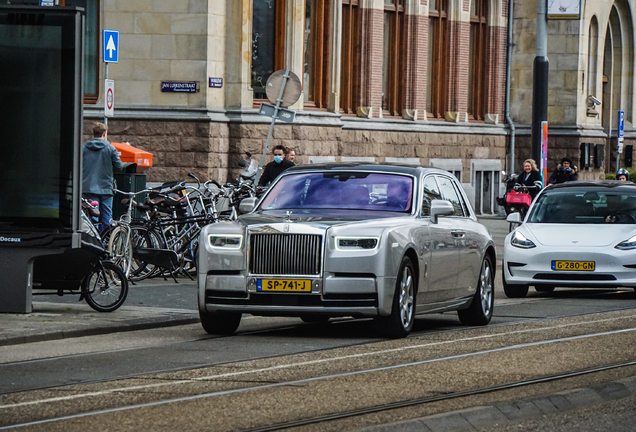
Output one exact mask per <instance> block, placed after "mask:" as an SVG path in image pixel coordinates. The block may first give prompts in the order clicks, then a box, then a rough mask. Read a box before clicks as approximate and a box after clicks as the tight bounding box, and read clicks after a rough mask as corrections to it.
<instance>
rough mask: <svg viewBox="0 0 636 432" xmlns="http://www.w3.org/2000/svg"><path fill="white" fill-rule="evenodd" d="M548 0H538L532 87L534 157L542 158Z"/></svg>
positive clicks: (547, 65) (536, 158)
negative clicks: (535, 53) (535, 54)
mask: <svg viewBox="0 0 636 432" xmlns="http://www.w3.org/2000/svg"><path fill="white" fill-rule="evenodd" d="M546 6H547V2H546V0H537V56H536V57H535V58H534V71H533V72H534V74H533V88H532V159H534V160H535V161H539V160H540V159H541V145H542V143H541V122H544V121H548V74H549V72H550V61H549V60H548V22H547V20H546Z"/></svg>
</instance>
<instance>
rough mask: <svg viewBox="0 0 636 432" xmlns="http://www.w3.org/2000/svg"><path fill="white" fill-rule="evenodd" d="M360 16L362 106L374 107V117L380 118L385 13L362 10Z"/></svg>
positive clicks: (377, 10) (375, 10) (374, 10)
mask: <svg viewBox="0 0 636 432" xmlns="http://www.w3.org/2000/svg"><path fill="white" fill-rule="evenodd" d="M360 16H361V22H360V32H361V35H360V105H361V106H363V107H373V111H374V112H373V116H374V117H378V116H379V113H380V112H381V107H382V50H383V48H384V47H383V44H384V40H383V34H384V33H383V28H384V12H383V11H382V10H379V9H366V8H361V9H360ZM376 111H377V113H376Z"/></svg>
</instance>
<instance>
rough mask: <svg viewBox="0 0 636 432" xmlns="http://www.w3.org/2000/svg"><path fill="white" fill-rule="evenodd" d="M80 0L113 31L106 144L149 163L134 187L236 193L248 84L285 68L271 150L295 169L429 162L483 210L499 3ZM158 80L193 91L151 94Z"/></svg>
mask: <svg viewBox="0 0 636 432" xmlns="http://www.w3.org/2000/svg"><path fill="white" fill-rule="evenodd" d="M59 1H62V2H63V1H64V0H59ZM74 1H80V0H74ZM83 1H85V2H88V3H92V4H94V6H95V7H96V8H97V9H98V12H99V13H98V18H97V21H96V25H97V29H96V31H97V32H98V34H101V29H114V30H118V31H119V34H120V53H119V62H118V63H116V64H109V66H108V78H109V79H113V80H114V81H115V115H114V117H112V118H110V119H108V125H109V138H110V139H111V140H112V141H115V142H117V141H128V142H130V143H131V144H132V145H134V146H137V147H139V148H142V149H144V150H147V151H150V152H152V153H153V154H154V167H153V168H151V169H150V170H148V171H147V174H148V181H168V180H174V179H184V178H186V175H187V173H188V172H195V173H197V175H198V176H199V177H200V178H202V179H212V178H213V179H217V180H219V181H232V180H234V179H235V178H236V176H237V173H238V167H237V164H236V162H237V161H238V159H239V158H240V157H242V156H244V152H245V151H250V152H251V153H252V154H254V155H255V156H256V157H259V156H260V155H261V154H262V151H263V147H264V144H265V139H266V136H267V130H268V127H269V121H270V119H269V118H267V117H264V116H261V115H259V114H258V106H259V104H260V103H261V102H263V100H262V99H261V98H262V97H263V93H262V91H261V90H263V89H262V88H260V90H259V88H257V87H258V86H260V85H262V84H263V83H264V81H265V80H266V78H267V76H268V75H269V73H271V72H272V71H273V70H277V69H283V68H284V69H289V70H291V71H292V72H294V73H295V74H296V75H297V76H298V77H300V78H301V80H302V82H303V94H302V95H301V97H300V99H299V101H298V102H296V103H295V104H294V105H292V106H290V107H289V108H290V109H293V110H295V111H296V113H297V114H296V119H295V121H294V123H293V124H277V126H276V127H275V130H274V135H273V139H272V142H271V143H270V145H275V144H283V145H285V146H289V147H293V148H294V149H295V150H296V154H297V155H298V156H297V161H299V162H300V163H301V164H307V163H315V162H328V161H336V162H342V161H377V162H401V163H408V164H417V165H424V166H428V165H436V166H439V167H442V168H446V169H450V170H452V171H454V172H455V173H456V175H457V176H459V177H461V179H462V182H463V183H464V184H465V185H466V187H467V188H468V189H469V190H472V189H474V188H475V187H476V186H475V181H476V178H477V177H479V180H478V183H479V186H478V187H479V188H481V189H484V188H487V190H485V192H484V191H481V189H480V192H479V193H478V194H477V195H480V194H481V193H482V192H483V194H482V195H483V196H481V197H480V198H479V199H478V204H479V203H480V202H481V201H480V200H482V199H483V200H486V201H488V202H489V203H488V204H487V205H486V207H484V212H486V213H489V212H495V211H496V209H495V206H493V205H492V204H491V203H490V201H492V199H491V198H492V197H494V196H495V195H497V193H498V189H499V176H498V174H496V173H498V172H499V170H501V169H504V168H505V159H506V142H507V133H508V132H507V129H506V127H505V125H504V114H505V113H504V108H505V70H506V69H505V67H506V35H507V25H508V0H187V1H186V0H130V1H121V0H83ZM66 2H67V3H69V2H71V0H66ZM100 50H101V46H99V45H98V50H97V52H98V56H97V57H98V58H100V59H101V54H100ZM104 73H105V70H104V65H103V64H102V63H99V67H98V69H97V82H98V83H100V84H99V86H98V87H99V88H98V89H97V92H96V94H95V95H94V98H93V100H87V103H86V104H85V110H84V112H85V116H84V118H85V132H86V134H87V135H88V132H89V131H90V127H91V125H92V123H93V122H96V121H102V119H103V108H102V107H103V78H104ZM210 78H214V82H215V85H216V86H211V83H210ZM221 81H222V86H219V84H218V83H220V82H221ZM165 82H196V83H197V89H198V91H197V92H196V93H173V92H162V83H165ZM259 83H260V84H259ZM270 149H271V147H270ZM268 160H269V159H268ZM484 173H485V174H484ZM479 206H480V207H483V205H482V204H479Z"/></svg>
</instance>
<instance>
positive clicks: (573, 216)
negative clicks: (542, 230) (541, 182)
mask: <svg viewBox="0 0 636 432" xmlns="http://www.w3.org/2000/svg"><path fill="white" fill-rule="evenodd" d="M528 222H529V223H561V224H606V223H614V224H636V188H634V187H620V188H619V187H570V188H559V189H552V190H546V191H545V192H544V193H543V194H542V195H540V196H539V198H538V199H537V202H536V204H535V205H534V207H533V208H532V213H531V214H530V217H529V218H528Z"/></svg>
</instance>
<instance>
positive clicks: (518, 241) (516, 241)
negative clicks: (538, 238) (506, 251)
mask: <svg viewBox="0 0 636 432" xmlns="http://www.w3.org/2000/svg"><path fill="white" fill-rule="evenodd" d="M510 244H511V245H513V246H515V247H518V248H522V249H532V248H533V247H536V246H537V245H535V244H534V243H532V240H528V239H527V238H526V236H524V235H523V234H521V233H520V232H519V231H515V232H513V233H512V238H511V239H510Z"/></svg>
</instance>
